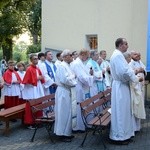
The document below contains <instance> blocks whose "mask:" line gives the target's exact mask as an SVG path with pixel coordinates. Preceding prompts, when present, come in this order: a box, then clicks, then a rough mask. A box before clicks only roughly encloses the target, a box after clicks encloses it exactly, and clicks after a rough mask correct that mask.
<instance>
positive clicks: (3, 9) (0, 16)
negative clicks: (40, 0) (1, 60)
mask: <svg viewBox="0 0 150 150" xmlns="http://www.w3.org/2000/svg"><path fill="white" fill-rule="evenodd" d="M35 1H36V0H1V2H0V27H1V30H0V47H2V49H3V55H4V56H6V60H8V59H10V58H12V49H13V40H12V39H13V37H14V36H17V35H19V34H22V33H23V32H24V30H25V29H26V25H27V23H26V16H27V15H26V14H27V13H28V12H29V11H30V10H31V6H32V5H33V4H34V3H35Z"/></svg>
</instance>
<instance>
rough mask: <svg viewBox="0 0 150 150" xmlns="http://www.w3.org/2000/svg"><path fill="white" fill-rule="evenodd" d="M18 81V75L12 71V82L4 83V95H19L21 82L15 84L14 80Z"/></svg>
mask: <svg viewBox="0 0 150 150" xmlns="http://www.w3.org/2000/svg"><path fill="white" fill-rule="evenodd" d="M15 81H17V77H16V75H15V74H14V73H12V81H11V82H12V83H11V84H8V83H4V96H19V95H20V88H19V86H20V84H16V83H15V84H14V83H13V82H15Z"/></svg>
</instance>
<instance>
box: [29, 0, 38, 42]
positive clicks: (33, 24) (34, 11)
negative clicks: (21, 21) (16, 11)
mask: <svg viewBox="0 0 150 150" xmlns="http://www.w3.org/2000/svg"><path fill="white" fill-rule="evenodd" d="M27 27H28V29H29V31H30V33H31V35H32V42H33V44H39V43H40V42H41V0H36V2H35V3H34V4H33V5H32V7H31V9H30V11H29V13H28V15H27Z"/></svg>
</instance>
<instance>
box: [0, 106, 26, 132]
mask: <svg viewBox="0 0 150 150" xmlns="http://www.w3.org/2000/svg"><path fill="white" fill-rule="evenodd" d="M24 110H25V104H21V105H18V106H14V107H11V108H8V109H4V110H2V111H0V121H3V122H5V129H4V134H5V135H8V133H9V130H10V128H9V122H10V120H11V119H22V120H23V115H24Z"/></svg>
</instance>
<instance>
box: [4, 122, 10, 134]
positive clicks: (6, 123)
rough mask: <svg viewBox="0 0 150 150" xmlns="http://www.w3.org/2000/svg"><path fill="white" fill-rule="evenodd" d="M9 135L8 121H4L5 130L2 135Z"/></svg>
mask: <svg viewBox="0 0 150 150" xmlns="http://www.w3.org/2000/svg"><path fill="white" fill-rule="evenodd" d="M8 134H9V121H5V130H4V135H8Z"/></svg>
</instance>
